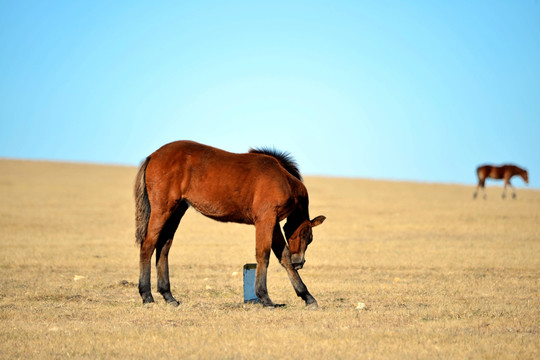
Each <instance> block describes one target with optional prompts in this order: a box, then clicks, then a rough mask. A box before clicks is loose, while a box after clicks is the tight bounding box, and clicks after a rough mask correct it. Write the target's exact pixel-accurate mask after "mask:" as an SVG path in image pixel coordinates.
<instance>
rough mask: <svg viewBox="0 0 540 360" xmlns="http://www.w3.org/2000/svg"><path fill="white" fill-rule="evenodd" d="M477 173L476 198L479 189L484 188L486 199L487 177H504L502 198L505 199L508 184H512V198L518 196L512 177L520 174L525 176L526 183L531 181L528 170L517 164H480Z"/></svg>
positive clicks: (474, 195) (474, 196)
mask: <svg viewBox="0 0 540 360" xmlns="http://www.w3.org/2000/svg"><path fill="white" fill-rule="evenodd" d="M476 175H477V176H478V186H477V187H476V190H475V191H474V194H473V198H475V199H476V195H478V189H479V188H482V193H483V197H484V199H485V198H486V192H485V190H484V185H485V183H486V179H487V178H492V179H498V180H500V179H504V189H503V193H502V198H503V199H504V198H505V196H506V186H507V185H510V188H511V190H512V198H514V199H515V198H516V192H515V190H514V187H513V186H512V184H511V183H510V179H511V178H512V176H514V175H519V176H521V177H522V178H523V181H525V183H526V184H528V183H529V174H528V173H527V170H524V169H522V168H520V167H517V166H515V165H502V166H493V165H482V166H479V167H478V168H477V169H476Z"/></svg>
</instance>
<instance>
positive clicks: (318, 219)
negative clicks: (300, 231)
mask: <svg viewBox="0 0 540 360" xmlns="http://www.w3.org/2000/svg"><path fill="white" fill-rule="evenodd" d="M324 220H326V216H323V215H319V216H317V217H316V218H315V219H313V220H311V227H314V226H317V225H321V224H322V223H323V221H324Z"/></svg>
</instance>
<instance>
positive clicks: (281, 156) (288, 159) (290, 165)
mask: <svg viewBox="0 0 540 360" xmlns="http://www.w3.org/2000/svg"><path fill="white" fill-rule="evenodd" d="M249 153H251V154H262V155H268V156H271V157H273V158H275V159H276V160H277V161H279V163H280V164H281V166H283V167H284V168H285V170H287V172H288V173H289V174H291V175H292V176H294V177H295V178H297V179H298V180H300V181H303V180H302V175H301V174H300V170H299V169H298V164H297V163H296V161H295V160H294V159H293V157H292V156H291V154H290V153H289V152H287V151H280V150H277V149H276V148H270V147H260V148H251V149H249Z"/></svg>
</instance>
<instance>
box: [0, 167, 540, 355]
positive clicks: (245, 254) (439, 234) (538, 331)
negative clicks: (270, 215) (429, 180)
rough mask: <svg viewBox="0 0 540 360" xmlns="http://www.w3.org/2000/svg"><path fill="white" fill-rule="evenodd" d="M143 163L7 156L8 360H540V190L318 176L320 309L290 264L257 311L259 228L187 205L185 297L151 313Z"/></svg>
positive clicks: (1, 268) (308, 277)
mask: <svg viewBox="0 0 540 360" xmlns="http://www.w3.org/2000/svg"><path fill="white" fill-rule="evenodd" d="M135 173H136V169H135V168H132V167H113V166H97V165H82V164H64V163H46V162H26V161H11V160H0V358H4V359H13V358H35V359H49V358H92V359H94V358H145V359H152V358H162V359H163V358H169V359H200V358H202V359H213V358H217V359H244V358H245V359H248V358H262V359H285V358H287V359H323V358H324V359H326V358H330V359H356V358H363V359H371V358H373V359H378V358H382V359H388V358H401V359H411V358H414V359H416V358H425V359H427V358H429V359H432V358H444V359H465V358H469V359H486V358H487V359H507V358H509V359H538V358H540V191H538V190H530V189H529V190H527V189H521V188H518V189H517V194H518V197H517V199H516V200H512V199H506V200H502V199H501V198H500V192H501V184H494V183H490V184H488V189H487V195H488V198H487V200H481V199H480V200H478V199H477V200H473V199H472V193H473V190H474V188H473V187H467V186H458V185H443V184H422V183H405V182H388V181H374V180H359V179H333V178H314V177H308V178H307V179H306V181H305V182H306V185H307V188H308V190H309V192H310V199H311V215H312V217H314V216H316V215H320V214H323V215H326V216H327V220H326V222H325V223H324V224H323V225H321V226H320V227H317V228H316V229H314V241H313V243H312V245H311V246H310V248H309V249H308V251H307V255H306V260H307V262H306V265H305V266H304V269H303V270H301V271H300V274H301V276H302V277H303V279H304V281H305V283H306V285H307V286H308V288H309V290H310V292H311V293H312V294H313V295H314V296H315V298H316V299H317V300H318V302H319V305H320V308H319V309H318V310H316V311H308V310H306V309H304V307H303V302H302V301H301V300H300V299H298V298H297V297H296V295H295V293H294V291H293V289H292V286H291V285H290V283H289V280H288V278H287V275H286V273H285V271H284V270H283V269H281V267H280V265H279V264H278V263H277V261H276V259H275V258H271V260H270V268H269V275H268V290H269V293H270V296H271V298H272V299H273V300H274V301H275V302H276V303H286V304H288V306H286V307H284V308H279V309H274V310H265V309H262V308H261V307H260V305H251V304H249V305H244V304H243V301H242V294H243V293H242V266H243V265H244V264H245V263H248V262H254V252H255V251H254V248H255V245H254V228H253V227H250V226H246V225H238V224H222V223H217V222H214V221H212V220H209V219H206V218H205V217H203V216H202V215H200V214H197V213H196V212H194V211H193V210H189V211H188V213H187V214H186V216H185V217H184V219H183V221H182V223H181V224H180V228H179V231H178V232H177V235H176V238H175V243H174V244H173V247H172V249H171V256H170V262H171V263H170V266H171V269H170V271H171V285H172V292H173V295H175V296H176V298H177V299H178V300H180V301H181V305H180V307H178V308H174V307H171V306H168V305H166V304H165V303H164V301H163V299H162V298H161V296H160V295H159V294H157V293H154V297H155V298H156V303H155V304H154V305H153V306H150V307H143V306H142V304H141V300H140V297H139V294H138V290H137V281H138V248H137V247H136V245H135V241H134V204H133V199H132V184H133V181H134V176H135ZM473 173H474V171H473V170H472V169H471V175H472V174H473ZM533 176H534V174H533ZM516 183H518V181H516ZM272 256H273V255H272ZM234 273H238V274H239V275H235V274H234ZM152 275H153V277H152V285H153V289H154V290H155V284H156V281H155V271H154V272H153V273H152ZM360 302H361V303H364V304H366V306H365V308H363V309H357V308H356V307H357V305H358V303H360Z"/></svg>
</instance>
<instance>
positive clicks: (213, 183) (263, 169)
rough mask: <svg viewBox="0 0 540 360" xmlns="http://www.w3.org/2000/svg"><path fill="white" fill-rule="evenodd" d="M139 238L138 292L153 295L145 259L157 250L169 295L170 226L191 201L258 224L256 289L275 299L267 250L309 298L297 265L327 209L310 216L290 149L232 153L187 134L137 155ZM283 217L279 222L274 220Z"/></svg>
mask: <svg viewBox="0 0 540 360" xmlns="http://www.w3.org/2000/svg"><path fill="white" fill-rule="evenodd" d="M135 201H136V212H135V217H136V241H137V243H139V244H140V262H139V265H140V277H139V293H140V294H141V297H142V300H143V304H145V303H152V302H154V299H153V297H152V293H151V291H150V289H151V287H150V267H151V265H150V260H151V258H152V254H153V252H154V250H156V269H157V289H158V291H159V292H160V293H161V295H162V296H163V297H164V299H165V301H167V302H168V303H170V304H172V305H175V306H178V305H179V303H178V301H176V299H175V298H174V297H173V296H172V294H171V288H170V283H169V263H168V254H169V249H170V247H171V244H172V241H173V237H174V233H175V232H176V229H177V227H178V224H179V223H180V220H181V219H182V216H183V215H184V213H185V212H186V210H187V209H188V207H189V206H191V207H193V208H194V209H195V210H197V211H198V212H200V213H201V214H203V215H205V216H207V217H209V218H211V219H214V220H218V221H224V222H236V223H243V224H253V225H255V235H256V236H255V249H256V258H257V265H258V266H257V272H256V280H255V293H256V294H257V297H258V298H259V299H260V300H261V302H262V304H263V306H265V307H274V306H276V305H275V304H274V303H273V302H272V300H270V297H269V296H268V291H267V287H266V273H267V267H268V261H269V256H270V251H271V250H272V251H273V252H274V254H275V255H276V257H277V258H278V260H279V262H280V263H281V265H282V266H283V267H284V268H285V269H286V270H287V274H288V275H289V278H290V280H291V283H292V285H293V287H294V290H295V291H296V294H297V295H298V296H299V297H301V298H302V299H303V300H304V301H305V303H306V306H309V307H310V308H317V301H316V300H315V298H313V296H311V294H310V293H309V291H308V289H307V288H306V286H305V285H304V283H303V282H302V279H301V278H300V276H299V275H298V270H299V269H301V268H302V266H303V265H304V262H305V257H304V256H305V252H306V248H307V246H308V245H309V243H311V241H312V239H313V235H312V231H311V229H312V228H313V227H315V226H317V225H319V224H321V223H322V222H323V221H324V220H325V217H324V216H317V217H316V218H314V219H313V220H310V219H309V212H308V193H307V190H306V187H305V186H304V184H303V183H302V178H301V176H300V172H299V171H298V167H297V165H296V163H295V162H294V160H292V158H291V157H290V156H289V154H288V153H282V152H278V151H276V150H270V149H251V150H250V151H249V153H246V154H233V153H229V152H226V151H223V150H220V149H216V148H213V147H210V146H206V145H202V144H198V143H196V142H192V141H176V142H173V143H170V144H167V145H165V146H163V147H161V148H160V149H158V150H157V151H155V152H154V153H153V154H151V155H150V156H149V157H147V158H146V160H145V161H144V162H143V163H142V165H141V167H140V169H139V172H138V173H137V178H136V182H135ZM284 219H287V222H286V223H285V225H284V227H283V230H284V232H285V238H286V239H287V241H288V243H287V242H285V238H284V237H283V234H282V232H281V229H280V227H279V222H280V221H282V220H284Z"/></svg>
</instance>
